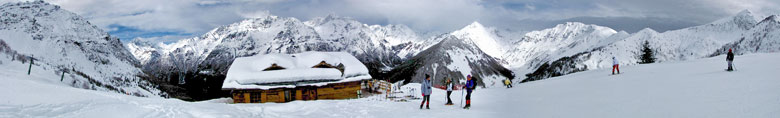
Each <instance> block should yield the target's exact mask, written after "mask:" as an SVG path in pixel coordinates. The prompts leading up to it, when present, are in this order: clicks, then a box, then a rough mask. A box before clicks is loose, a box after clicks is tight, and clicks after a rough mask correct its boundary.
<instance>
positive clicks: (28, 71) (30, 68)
mask: <svg viewBox="0 0 780 118" xmlns="http://www.w3.org/2000/svg"><path fill="white" fill-rule="evenodd" d="M33 61H35V60H34V59H33V57H32V56H30V67H28V68H27V75H30V72H32V64H33Z"/></svg>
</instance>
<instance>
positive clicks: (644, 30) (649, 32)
mask: <svg viewBox="0 0 780 118" xmlns="http://www.w3.org/2000/svg"><path fill="white" fill-rule="evenodd" d="M636 34H658V31H655V30H653V29H652V28H644V29H642V30H639V31H638V32H636Z"/></svg>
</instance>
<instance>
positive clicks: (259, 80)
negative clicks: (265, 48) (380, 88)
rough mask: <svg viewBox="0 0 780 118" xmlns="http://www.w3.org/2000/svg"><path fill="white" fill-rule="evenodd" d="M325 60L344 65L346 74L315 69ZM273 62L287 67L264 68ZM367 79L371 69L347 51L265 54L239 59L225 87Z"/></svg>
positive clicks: (334, 69) (231, 68) (323, 83)
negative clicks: (278, 68)
mask: <svg viewBox="0 0 780 118" xmlns="http://www.w3.org/2000/svg"><path fill="white" fill-rule="evenodd" d="M322 61H325V62H326V63H327V64H330V65H332V66H338V65H340V64H343V67H344V71H343V73H342V71H340V70H339V69H336V68H312V67H314V66H315V65H318V64H320V62H322ZM273 64H276V65H277V66H279V67H282V68H284V69H281V70H268V71H264V70H265V69H266V68H269V67H271V66H272V65H273ZM364 79H371V75H369V74H368V68H366V66H365V65H363V63H361V62H360V61H359V60H358V59H357V58H355V57H354V56H352V55H351V54H349V53H346V52H303V53H299V54H265V55H255V56H251V57H241V58H236V60H234V61H233V64H232V65H231V66H230V69H229V70H228V73H227V76H226V78H225V81H224V83H223V84H222V89H271V88H294V87H296V86H322V85H326V84H329V83H340V82H349V81H359V80H364Z"/></svg>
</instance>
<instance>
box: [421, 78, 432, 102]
mask: <svg viewBox="0 0 780 118" xmlns="http://www.w3.org/2000/svg"><path fill="white" fill-rule="evenodd" d="M420 91H422V92H421V93H422V95H423V101H422V103H420V109H422V108H423V104H424V105H425V108H426V109H431V106H430V105H431V92H432V91H431V76H430V75H428V74H425V80H423V82H422V83H421V84H420ZM426 101H427V102H428V103H427V104H426V103H425V102H426Z"/></svg>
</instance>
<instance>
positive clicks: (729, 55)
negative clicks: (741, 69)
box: [726, 48, 734, 71]
mask: <svg viewBox="0 0 780 118" xmlns="http://www.w3.org/2000/svg"><path fill="white" fill-rule="evenodd" d="M726 62H728V64H729V68H728V69H726V71H734V68H732V67H731V66H732V64H734V63H733V62H734V53H732V52H731V48H729V53H727V54H726Z"/></svg>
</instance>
